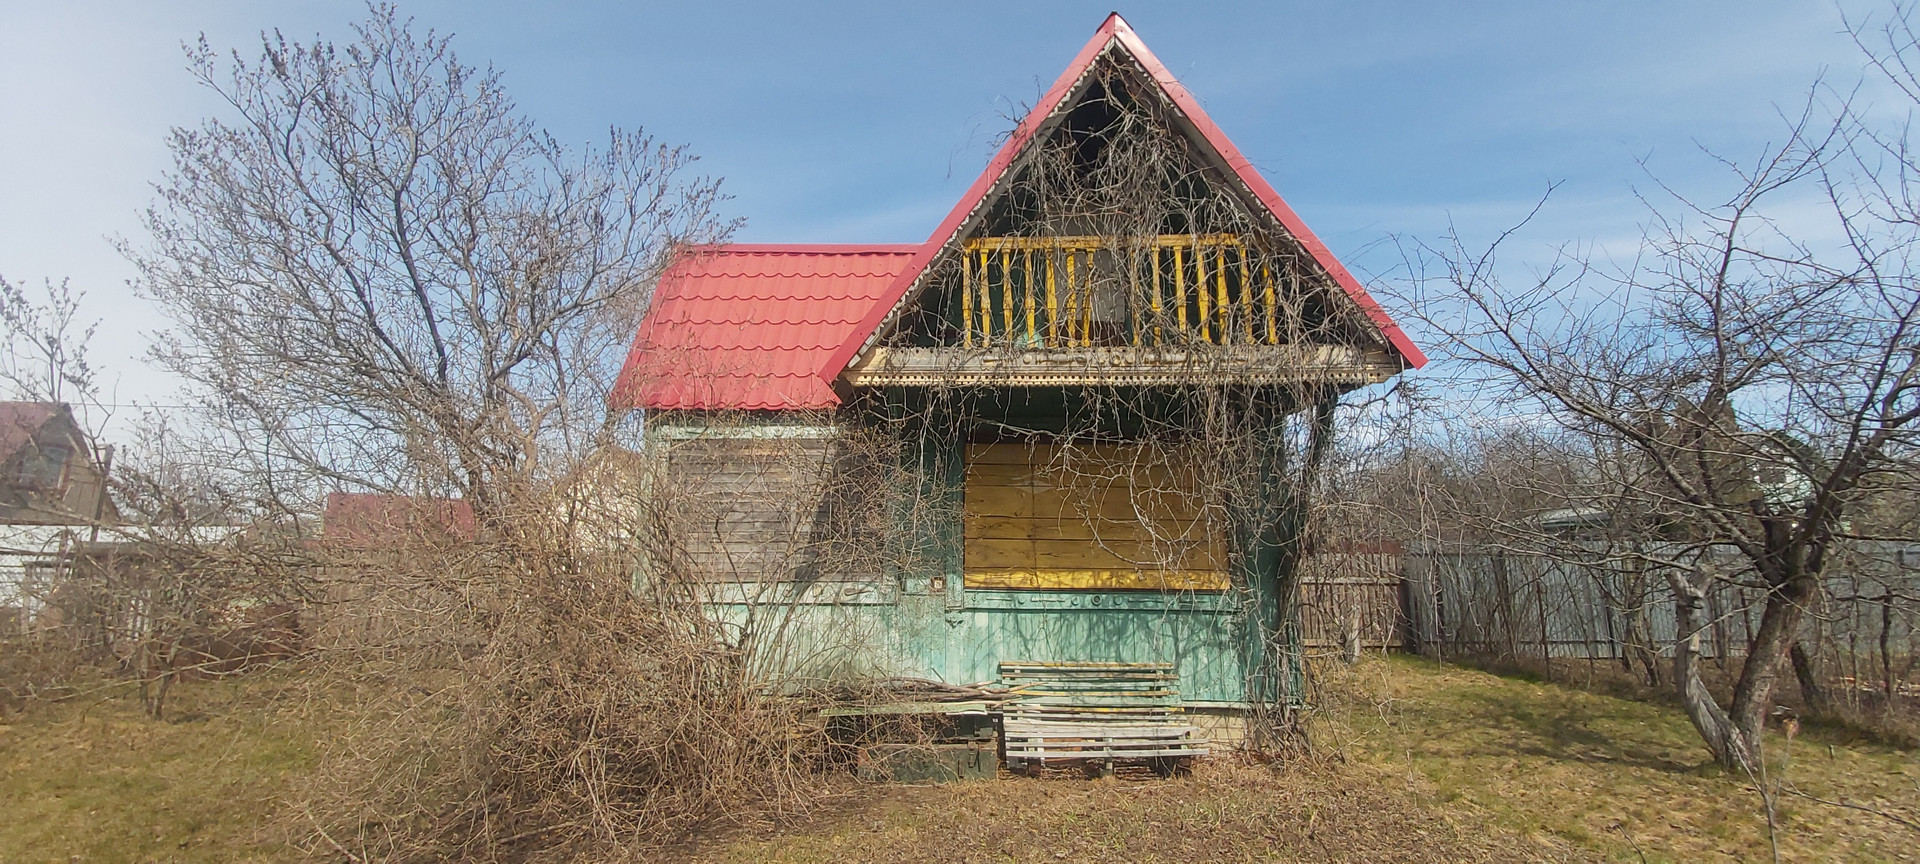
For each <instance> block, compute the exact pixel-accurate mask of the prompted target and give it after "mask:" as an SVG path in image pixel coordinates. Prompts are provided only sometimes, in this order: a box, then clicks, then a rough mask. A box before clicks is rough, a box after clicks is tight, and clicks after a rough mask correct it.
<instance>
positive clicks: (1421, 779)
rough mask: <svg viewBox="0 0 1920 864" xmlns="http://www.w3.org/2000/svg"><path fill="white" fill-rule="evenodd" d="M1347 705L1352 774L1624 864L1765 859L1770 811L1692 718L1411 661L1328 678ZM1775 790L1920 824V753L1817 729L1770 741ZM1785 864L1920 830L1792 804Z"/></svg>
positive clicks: (1866, 855)
mask: <svg viewBox="0 0 1920 864" xmlns="http://www.w3.org/2000/svg"><path fill="white" fill-rule="evenodd" d="M1336 676H1337V678H1338V679H1339V680H1335V681H1330V682H1329V684H1331V685H1332V686H1335V687H1338V688H1340V690H1341V692H1342V693H1343V694H1344V698H1343V699H1342V700H1341V703H1340V707H1339V708H1338V709H1335V710H1332V711H1330V712H1329V713H1330V714H1333V715H1336V716H1333V717H1330V718H1329V722H1328V723H1327V727H1328V729H1327V731H1328V738H1329V739H1331V740H1332V741H1333V742H1335V743H1336V744H1337V746H1341V747H1343V748H1344V751H1345V752H1346V753H1347V754H1349V755H1350V756H1351V757H1352V758H1354V759H1355V760H1356V761H1359V762H1361V763H1363V764H1368V765H1373V766H1376V767H1378V768H1381V769H1383V770H1386V771H1388V772H1391V773H1394V774H1397V775H1405V776H1407V777H1408V778H1409V788H1410V790H1411V791H1413V792H1415V793H1416V794H1419V795H1421V796H1423V797H1424V798H1425V799H1427V800H1429V801H1432V802H1434V803H1436V804H1442V805H1455V806H1460V807H1464V808H1465V809H1467V810H1469V811H1471V812H1474V813H1478V814H1481V815H1483V816H1484V817H1485V818H1487V819H1488V820H1489V821H1491V822H1494V823H1497V824H1500V825H1503V826H1507V827H1510V828H1513V829H1516V830H1519V831H1523V832H1527V833H1529V834H1544V835H1547V836H1551V837H1554V838H1558V839H1561V840H1564V841H1566V842H1568V843H1571V844H1573V845H1575V846H1578V847H1581V848H1585V849H1591V850H1595V851H1599V852H1602V853H1603V854H1606V855H1608V856H1610V857H1613V858H1616V859H1619V860H1639V857H1640V856H1641V855H1642V854H1644V855H1645V856H1646V857H1647V859H1648V860H1650V861H1661V860H1670V861H1698V860H1712V859H1722V860H1766V859H1768V857H1769V855H1770V850H1769V844H1768V841H1767V834H1766V823H1765V815H1764V808H1763V804H1762V801H1761V798H1760V796H1759V794H1758V793H1757V792H1756V791H1755V789H1754V786H1753V784H1752V783H1751V782H1750V781H1749V780H1748V779H1747V778H1746V777H1745V776H1729V775H1728V774H1727V773H1726V772H1724V771H1722V770H1721V769H1720V768H1718V767H1717V766H1715V765H1714V764H1712V761H1711V759H1710V758H1709V756H1708V753H1707V751H1706V749H1705V748H1704V747H1703V746H1702V745H1701V743H1700V740H1699V736H1698V735H1697V733H1695V731H1694V729H1693V727H1692V726H1691V725H1690V724H1689V723H1688V722H1687V720H1686V718H1685V716H1684V715H1683V714H1682V713H1681V712H1680V711H1679V710H1678V709H1677V708H1674V707H1672V706H1669V705H1662V704H1652V703H1646V702H1637V701H1630V700H1626V699H1620V698H1616V697H1612V696H1605V695H1599V694H1596V693H1589V692H1584V691H1581V690H1578V689H1574V688H1569V687H1564V686H1560V685H1556V684H1551V683H1544V682H1540V681H1535V680H1530V679H1527V678H1524V677H1503V676H1497V675H1492V674H1488V673H1485V672H1479V671H1475V670H1470V669H1463V668H1459V667H1453V666H1445V665H1441V664H1437V663H1431V662H1428V661H1423V660H1419V659H1416V658H1407V657H1394V658H1389V659H1386V660H1374V661H1370V662H1368V663H1365V664H1362V665H1361V666H1360V667H1358V668H1356V669H1354V670H1351V671H1342V672H1332V673H1331V674H1330V676H1329V677H1336ZM1768 746H1769V748H1770V749H1769V751H1768V762H1769V765H1770V766H1771V768H1770V773H1771V778H1770V779H1773V780H1776V781H1777V780H1779V779H1781V778H1782V777H1784V778H1785V779H1786V780H1787V781H1789V782H1790V783H1791V785H1792V786H1793V788H1797V789H1799V790H1801V791H1804V792H1806V793H1808V794H1811V795H1814V796H1816V797H1819V798H1825V799H1828V800H1844V801H1847V802H1851V803H1858V804H1867V805H1871V806H1873V807H1875V808H1876V809H1881V810H1887V811H1895V812H1899V813H1902V814H1904V815H1905V816H1906V817H1907V818H1909V819H1912V818H1914V816H1915V814H1916V813H1920V763H1916V759H1915V754H1914V753H1912V752H1903V751H1900V750H1896V749H1892V748H1889V747H1884V746H1876V745H1872V744H1863V743H1859V742H1857V741H1856V740H1853V739H1852V738H1851V737H1849V736H1843V735H1841V734H1837V733H1830V732H1827V731H1824V730H1818V729H1814V730H1808V731H1806V732H1803V733H1802V734H1801V735H1800V736H1799V737H1798V738H1797V739H1796V740H1794V741H1791V742H1789V741H1787V739H1786V738H1785V737H1784V736H1783V735H1779V734H1775V735H1773V736H1772V737H1771V739H1770V740H1769V742H1768ZM1777 812H1778V815H1779V819H1778V822H1779V825H1780V832H1779V839H1780V848H1781V857H1782V860H1855V861H1886V860H1898V859H1900V858H1901V857H1902V856H1912V855H1914V853H1915V852H1917V851H1920V832H1915V831H1914V830H1913V829H1911V828H1907V827H1904V826H1901V825H1898V824H1897V823H1894V822H1892V821H1890V820H1887V819H1885V818H1883V817H1880V816H1876V815H1872V814H1868V813H1864V812H1860V811H1857V810H1849V809H1844V808H1839V807H1833V806H1829V805H1825V804H1819V803H1816V802H1814V801H1811V800H1808V799H1806V798H1803V797H1798V796H1792V795H1785V796H1782V797H1781V798H1780V803H1779V807H1778V810H1777Z"/></svg>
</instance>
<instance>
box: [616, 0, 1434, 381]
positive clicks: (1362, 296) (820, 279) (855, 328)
mask: <svg viewBox="0 0 1920 864" xmlns="http://www.w3.org/2000/svg"><path fill="white" fill-rule="evenodd" d="M1109 52H1119V53H1121V54H1124V55H1125V56H1126V57H1127V58H1128V59H1130V60H1132V61H1133V62H1134V63H1136V64H1138V66H1139V68H1140V69H1141V70H1143V71H1144V72H1145V73H1146V75H1147V76H1148V77H1149V78H1150V79H1151V80H1152V83H1153V84H1154V85H1155V86H1157V87H1158V88H1159V90H1160V92H1161V94H1162V95H1163V96H1165V97H1166V99H1167V100H1168V102H1170V103H1171V104H1172V106H1173V107H1174V110H1175V111H1176V112H1177V113H1179V114H1180V115H1182V116H1184V117H1185V119H1186V120H1187V121H1188V122H1189V123H1190V124H1191V126H1192V131H1193V132H1195V133H1196V134H1197V135H1198V136H1199V138H1200V139H1201V141H1202V142H1203V143H1204V144H1205V145H1206V146H1207V147H1208V148H1211V150H1212V151H1213V154H1212V155H1214V156H1216V157H1218V166H1219V167H1220V168H1222V169H1223V170H1224V171H1225V172H1226V173H1228V174H1230V175H1231V177H1232V178H1233V179H1237V180H1238V181H1239V183H1240V186H1241V189H1240V191H1241V192H1242V193H1244V197H1246V198H1247V199H1248V203H1249V204H1250V205H1252V206H1255V207H1257V208H1258V209H1261V210H1264V211H1266V213H1267V215H1270V216H1271V217H1272V218H1273V219H1274V221H1275V222H1276V223H1277V224H1278V225H1279V227H1280V228H1282V229H1283V230H1284V231H1285V232H1286V233H1287V234H1289V235H1291V236H1292V238H1293V239H1294V240H1295V241H1296V242H1297V243H1299V244H1300V246H1301V248H1302V249H1303V250H1304V251H1305V252H1306V253H1307V254H1308V255H1310V256H1311V257H1312V258H1313V259H1314V261H1315V262H1317V263H1318V264H1319V265H1320V266H1321V268H1323V269H1324V270H1325V271H1326V273H1327V274H1328V276H1329V277H1331V278H1332V280H1333V282H1334V284H1336V285H1338V286H1339V287H1340V289H1341V290H1342V291H1343V292H1344V293H1345V294H1346V295H1347V297H1348V298H1350V299H1351V300H1352V301H1353V302H1354V304H1355V305H1356V306H1358V308H1359V309H1360V311H1361V312H1362V313H1363V314H1365V315H1366V317H1367V319H1368V320H1369V321H1371V322H1372V323H1373V324H1374V326H1376V327H1378V328H1379V330H1380V333H1381V335H1382V336H1383V337H1384V338H1385V340H1386V342H1387V344H1388V346H1389V349H1390V350H1391V351H1393V352H1394V353H1395V354H1397V355H1399V357H1400V358H1401V360H1402V361H1404V362H1405V364H1406V365H1407V367H1409V368H1419V367H1421V366H1424V365H1426V362H1427V358H1426V355H1425V354H1423V353H1421V351H1420V349H1419V348H1418V347H1416V346H1415V345H1414V344H1413V340H1411V339H1409V338H1408V337H1407V335H1406V333H1404V332H1402V331H1401V329H1400V327H1399V326H1398V325H1397V324H1395V323H1394V322H1393V319H1392V318H1390V317H1389V316H1388V315H1387V313H1386V311H1385V310H1383V309H1382V308H1381V307H1380V304H1379V303H1377V302H1375V301H1374V299H1373V297H1372V296H1371V295H1369V294H1368V293H1367V291H1366V289H1365V288H1363V287H1361V285H1360V282H1359V280H1357V279H1355V278H1354V277H1353V274H1352V273H1350V272H1348V271H1347V269H1346V267H1344V266H1342V265H1341V264H1340V261H1339V260H1338V259H1336V258H1335V257H1334V256H1333V252H1332V251H1331V250H1329V249H1328V248H1327V245H1326V244H1325V243H1323V242H1321V241H1320V239H1319V238H1318V237H1316V236H1315V235H1314V233H1313V231H1312V230H1310V229H1308V228H1307V226H1306V223H1305V222H1303V221H1301V219H1300V217H1299V215H1298V214H1296V213H1294V212H1293V208H1291V207H1289V206H1287V203H1286V201H1285V200H1283V199H1281V197H1280V194H1279V193H1278V192H1276V191H1274V189H1273V186H1272V185H1271V184H1269V183H1268V182H1267V181H1266V179H1265V178H1263V177H1261V176H1260V172H1259V171H1257V170H1256V169H1255V168H1254V167H1253V163H1251V162H1249V161H1248V160H1247V158H1246V156H1244V155H1242V154H1241V152H1240V150H1239V148H1237V147H1235V146H1233V142H1232V141H1230V140H1228V139H1227V136H1226V134H1225V133H1223V132H1221V131H1220V127H1218V126H1217V125H1215V124H1214V122H1213V121H1212V119H1210V118H1209V117H1208V116H1207V113H1206V111H1205V110H1204V109H1202V108H1201V107H1200V103H1199V102H1198V101H1197V100H1195V99H1194V98H1193V95H1192V94H1191V93H1189V92H1187V89H1186V88H1185V87H1183V86H1181V84H1180V82H1179V81H1178V80H1176V79H1175V78H1174V77H1173V73H1171V72H1169V71H1167V68H1166V66H1165V65H1164V64H1162V63H1161V62H1160V60H1159V58H1157V57H1155V56H1154V55H1153V52H1152V51H1149V50H1148V49H1147V46H1146V44H1145V43H1143V42H1141V41H1140V38H1139V37H1138V36H1136V35H1134V32H1133V28H1131V27H1129V26H1127V22H1126V21H1125V20H1123V19H1122V18H1121V17H1120V15H1119V13H1117V12H1116V13H1113V14H1111V15H1109V16H1107V19H1106V21H1104V22H1103V23H1101V25H1100V28H1099V29H1098V30H1096V31H1094V34H1093V38H1092V39H1090V40H1088V41H1087V44H1086V45H1085V46H1084V47H1082V48H1081V49H1080V53H1079V54H1078V55H1076V56H1075V57H1074V59H1073V62H1072V63H1070V64H1069V65H1068V66H1067V69H1066V71H1065V72H1063V73H1061V75H1060V77H1059V79H1058V80H1056V81H1054V83H1053V86H1052V87H1051V88H1049V89H1048V90H1047V92H1046V94H1045V95H1043V96H1042V97H1041V98H1040V101H1039V102H1038V103H1037V104H1035V105H1034V107H1033V110H1032V111H1030V112H1028V113H1027V116H1026V117H1025V118H1023V119H1022V120H1021V121H1020V122H1019V124H1017V125H1016V126H1015V127H1014V129H1013V132H1012V134H1011V135H1009V136H1008V137H1007V141H1006V143H1005V144H1003V145H1002V146H1001V147H1000V150H999V152H998V153H996V154H995V155H994V157H993V160H992V161H991V162H989V163H988V164H987V167H986V170H984V171H982V172H981V174H980V176H979V177H978V178H977V179H975V180H974V181H973V185H972V186H970V187H969V188H968V189H967V192H966V194H965V195H963V196H961V198H960V201H959V202H958V203H956V204H955V205H954V207H953V209H952V210H951V211H950V212H948V214H947V216H946V218H945V219H944V220H942V221H941V222H940V225H939V227H937V228H935V229H934V231H933V234H932V235H931V236H929V237H928V238H927V241H926V242H925V243H921V244H890V245H866V246H827V245H800V246H786V245H733V246H720V247H703V248H697V249H691V250H686V251H685V252H683V254H682V255H681V257H680V258H679V260H677V261H676V263H674V264H673V265H672V266H671V267H669V269H668V271H667V273H666V274H665V275H663V276H662V277H661V280H660V284H659V287H658V288H657V289H656V291H655V294H654V300H653V306H652V307H651V308H650V309H649V310H648V312H647V316H646V319H645V320H644V321H642V322H641V324H640V332H639V334H638V335H637V336H636V337H635V339H634V344H633V348H632V350H631V351H630V352H629V353H628V355H627V363H626V366H625V368H624V369H623V370H622V372H621V380H620V382H619V383H618V385H617V386H616V388H615V394H614V400H613V401H614V405H615V406H616V407H642V408H653V409H676V408H677V409H761V410H767V409H771V410H781V409H788V410H791V409H807V408H830V407H833V406H835V405H838V404H840V398H839V396H838V395H837V394H835V392H834V390H833V383H834V381H836V380H837V379H838V378H839V377H840V375H841V373H842V372H845V371H846V369H847V366H848V365H849V364H851V363H852V362H853V361H854V360H855V359H856V358H857V357H858V356H859V355H860V353H861V352H862V351H864V350H865V349H866V348H867V347H869V346H871V345H872V344H873V342H874V340H876V339H877V338H879V337H880V336H881V335H883V334H884V332H885V330H886V328H887V326H888V325H889V324H890V323H891V322H892V321H893V320H894V319H895V317H896V316H897V315H898V314H899V313H900V311H901V310H902V309H903V308H904V307H905V306H906V304H908V303H909V302H911V300H912V298H913V294H914V292H915V290H916V288H918V287H920V283H921V281H922V277H924V276H925V275H926V274H927V273H928V272H929V270H930V269H932V268H931V265H932V264H933V263H934V261H935V260H936V258H937V257H938V256H939V255H940V254H941V253H942V252H943V251H945V250H947V249H948V248H949V247H950V246H952V245H953V244H954V243H955V242H957V241H958V239H959V238H960V236H961V235H962V233H963V231H964V230H965V229H966V228H967V226H968V225H969V223H970V222H971V221H973V220H974V219H975V218H977V217H978V216H979V215H980V214H981V211H982V209H983V207H984V206H985V205H986V204H987V203H988V202H989V201H991V200H992V199H993V198H994V197H995V196H994V193H995V192H996V191H997V189H998V187H1000V186H1001V185H1002V183H1003V182H1004V181H1007V180H1008V179H1009V174H1010V173H1011V171H1012V170H1013V167H1014V163H1015V161H1016V160H1017V159H1018V158H1019V156H1020V154H1021V153H1022V152H1023V151H1025V149H1026V148H1027V146H1028V145H1029V144H1030V143H1032V142H1033V141H1034V140H1035V139H1036V138H1038V137H1040V136H1041V135H1042V133H1044V132H1047V131H1050V130H1051V129H1053V128H1054V127H1055V125H1057V123H1058V122H1059V121H1060V120H1061V118H1062V117H1063V116H1064V115H1065V114H1066V112H1067V110H1069V109H1071V108H1072V107H1073V99H1072V97H1073V96H1075V95H1076V94H1077V93H1078V92H1079V91H1080V90H1081V89H1082V87H1083V85H1084V84H1085V83H1086V81H1087V80H1088V78H1089V74H1090V73H1091V72H1092V71H1093V69H1094V66H1095V64H1096V63H1097V62H1099V61H1100V59H1101V58H1102V57H1103V56H1106V55H1107V54H1108V53H1109Z"/></svg>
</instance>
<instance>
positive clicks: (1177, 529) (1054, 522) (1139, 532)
mask: <svg viewBox="0 0 1920 864" xmlns="http://www.w3.org/2000/svg"><path fill="white" fill-rule="evenodd" d="M963 527H964V529H965V536H967V537H999V538H1004V539H1009V540H1107V541H1120V540H1137V541H1143V542H1154V543H1161V544H1164V545H1183V546H1192V545H1197V544H1202V543H1206V542H1210V538H1208V537H1207V533H1208V527H1207V526H1206V524H1204V523H1200V522H1195V521H1193V520H1181V519H1154V520H1140V519H1086V518H1081V517H1078V516H1064V517H1025V516H1005V515H999V514H992V513H968V514H967V515H966V517H965V518H964V520H963Z"/></svg>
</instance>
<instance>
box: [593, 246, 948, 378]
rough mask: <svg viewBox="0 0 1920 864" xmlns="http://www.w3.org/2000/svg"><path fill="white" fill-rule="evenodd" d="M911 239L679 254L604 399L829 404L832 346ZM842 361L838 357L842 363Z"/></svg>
mask: <svg viewBox="0 0 1920 864" xmlns="http://www.w3.org/2000/svg"><path fill="white" fill-rule="evenodd" d="M919 249H920V247H919V246H918V245H915V244H867V245H829V244H813V245H766V244H758V245H748V244H736V245H731V246H719V247H708V248H701V249H695V250H690V251H689V252H687V253H686V254H683V255H682V256H681V258H680V260H679V261H677V262H675V263H674V264H673V266H671V267H670V268H669V269H668V270H667V272H666V273H665V274H664V275H662V276H661V277H660V284H659V287H658V288H656V289H655V291H654V295H653V306H652V308H651V309H649V310H648V312H647V317H646V320H645V321H642V322H641V324H640V332H639V334H638V335H637V336H636V337H635V338H634V343H633V350H632V351H631V352H630V353H628V355H627V364H626V368H625V369H624V370H623V371H622V372H621V376H620V383H619V386H618V388H617V389H616V391H615V394H614V403H615V404H616V405H624V406H628V407H640V408H648V409H661V408H668V409H671V408H680V409H720V408H745V409H762V410H766V409H772V410H781V409H785V410H793V409H805V408H831V407H833V406H835V405H838V404H840V398H839V397H838V396H836V395H834V392H833V386H832V384H831V383H830V382H831V381H833V379H834V378H836V377H837V376H839V374H840V369H839V368H838V367H835V368H828V361H829V359H830V357H831V355H832V354H833V351H834V349H836V348H839V347H840V346H841V345H844V344H846V342H847V340H849V339H854V338H858V337H859V336H861V335H864V334H859V333H856V332H855V328H856V327H858V326H859V324H860V322H861V320H863V319H865V318H867V317H869V316H870V315H871V314H872V312H873V308H874V305H875V304H876V303H878V302H879V301H880V298H881V297H882V295H884V294H885V292H886V289H887V286H888V285H891V284H893V282H894V281H895V280H896V279H897V278H898V277H899V276H900V274H901V272H902V271H903V270H905V269H906V267H907V265H908V264H909V263H911V262H912V260H913V258H914V253H916V252H918V251H919ZM842 365H844V364H842Z"/></svg>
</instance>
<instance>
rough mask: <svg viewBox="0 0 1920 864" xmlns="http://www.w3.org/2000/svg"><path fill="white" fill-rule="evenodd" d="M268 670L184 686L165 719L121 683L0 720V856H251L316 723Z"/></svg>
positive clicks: (267, 840)
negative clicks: (152, 713) (247, 678)
mask: <svg viewBox="0 0 1920 864" xmlns="http://www.w3.org/2000/svg"><path fill="white" fill-rule="evenodd" d="M282 695H283V691H282V689H281V687H280V685H279V683H278V682H277V681H276V680H275V679H274V677H273V676H265V677H260V678H256V679H254V680H252V681H231V680H230V681H213V682H191V683H187V684H182V685H180V686H179V687H178V688H177V689H176V691H175V696H174V698H175V699H176V700H177V701H176V702H175V704H174V710H173V712H172V715H171V717H170V719H169V720H166V721H159V720H154V719H152V718H151V717H149V716H148V715H147V714H146V713H145V710H144V709H143V707H142V706H141V704H140V700H139V698H138V697H137V696H136V695H135V694H134V693H133V692H132V688H131V686H129V685H125V684H121V685H118V686H115V687H112V688H110V689H106V690H102V691H99V692H97V693H96V694H95V695H93V696H89V697H78V698H74V699H70V700H68V701H64V702H59V703H52V704H48V703H39V704H35V705H33V706H31V707H30V709H29V710H28V711H27V712H26V713H25V714H19V715H11V716H6V717H0V724H4V725H0V813H4V814H5V816H4V817H0V861H7V862H40V861H57V862H68V861H89V862H93V861H101V862H112V861H139V862H148V861H153V862H161V861H166V862H176V861H177V862H194V861H253V860H280V859H284V858H287V857H290V856H288V855H287V854H286V853H285V852H284V851H282V850H283V847H282V845H281V843H280V842H279V838H278V836H277V833H276V832H275V831H274V830H273V829H272V828H270V827H269V824H270V822H271V820H272V819H273V818H274V816H275V815H276V813H277V810H278V802H279V800H280V798H281V796H282V795H283V794H284V793H285V792H287V791H288V789H289V788H290V784H291V783H293V782H294V781H295V779H296V778H298V777H299V776H301V774H302V773H303V772H305V771H307V770H309V769H310V768H311V767H312V764H313V760H314V741H315V738H316V734H315V730H316V729H318V728H321V725H320V724H319V723H318V722H316V721H315V720H313V719H312V717H311V715H309V714H307V712H306V711H305V710H304V707H303V706H302V705H301V704H299V703H288V702H284V701H283V700H282Z"/></svg>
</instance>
